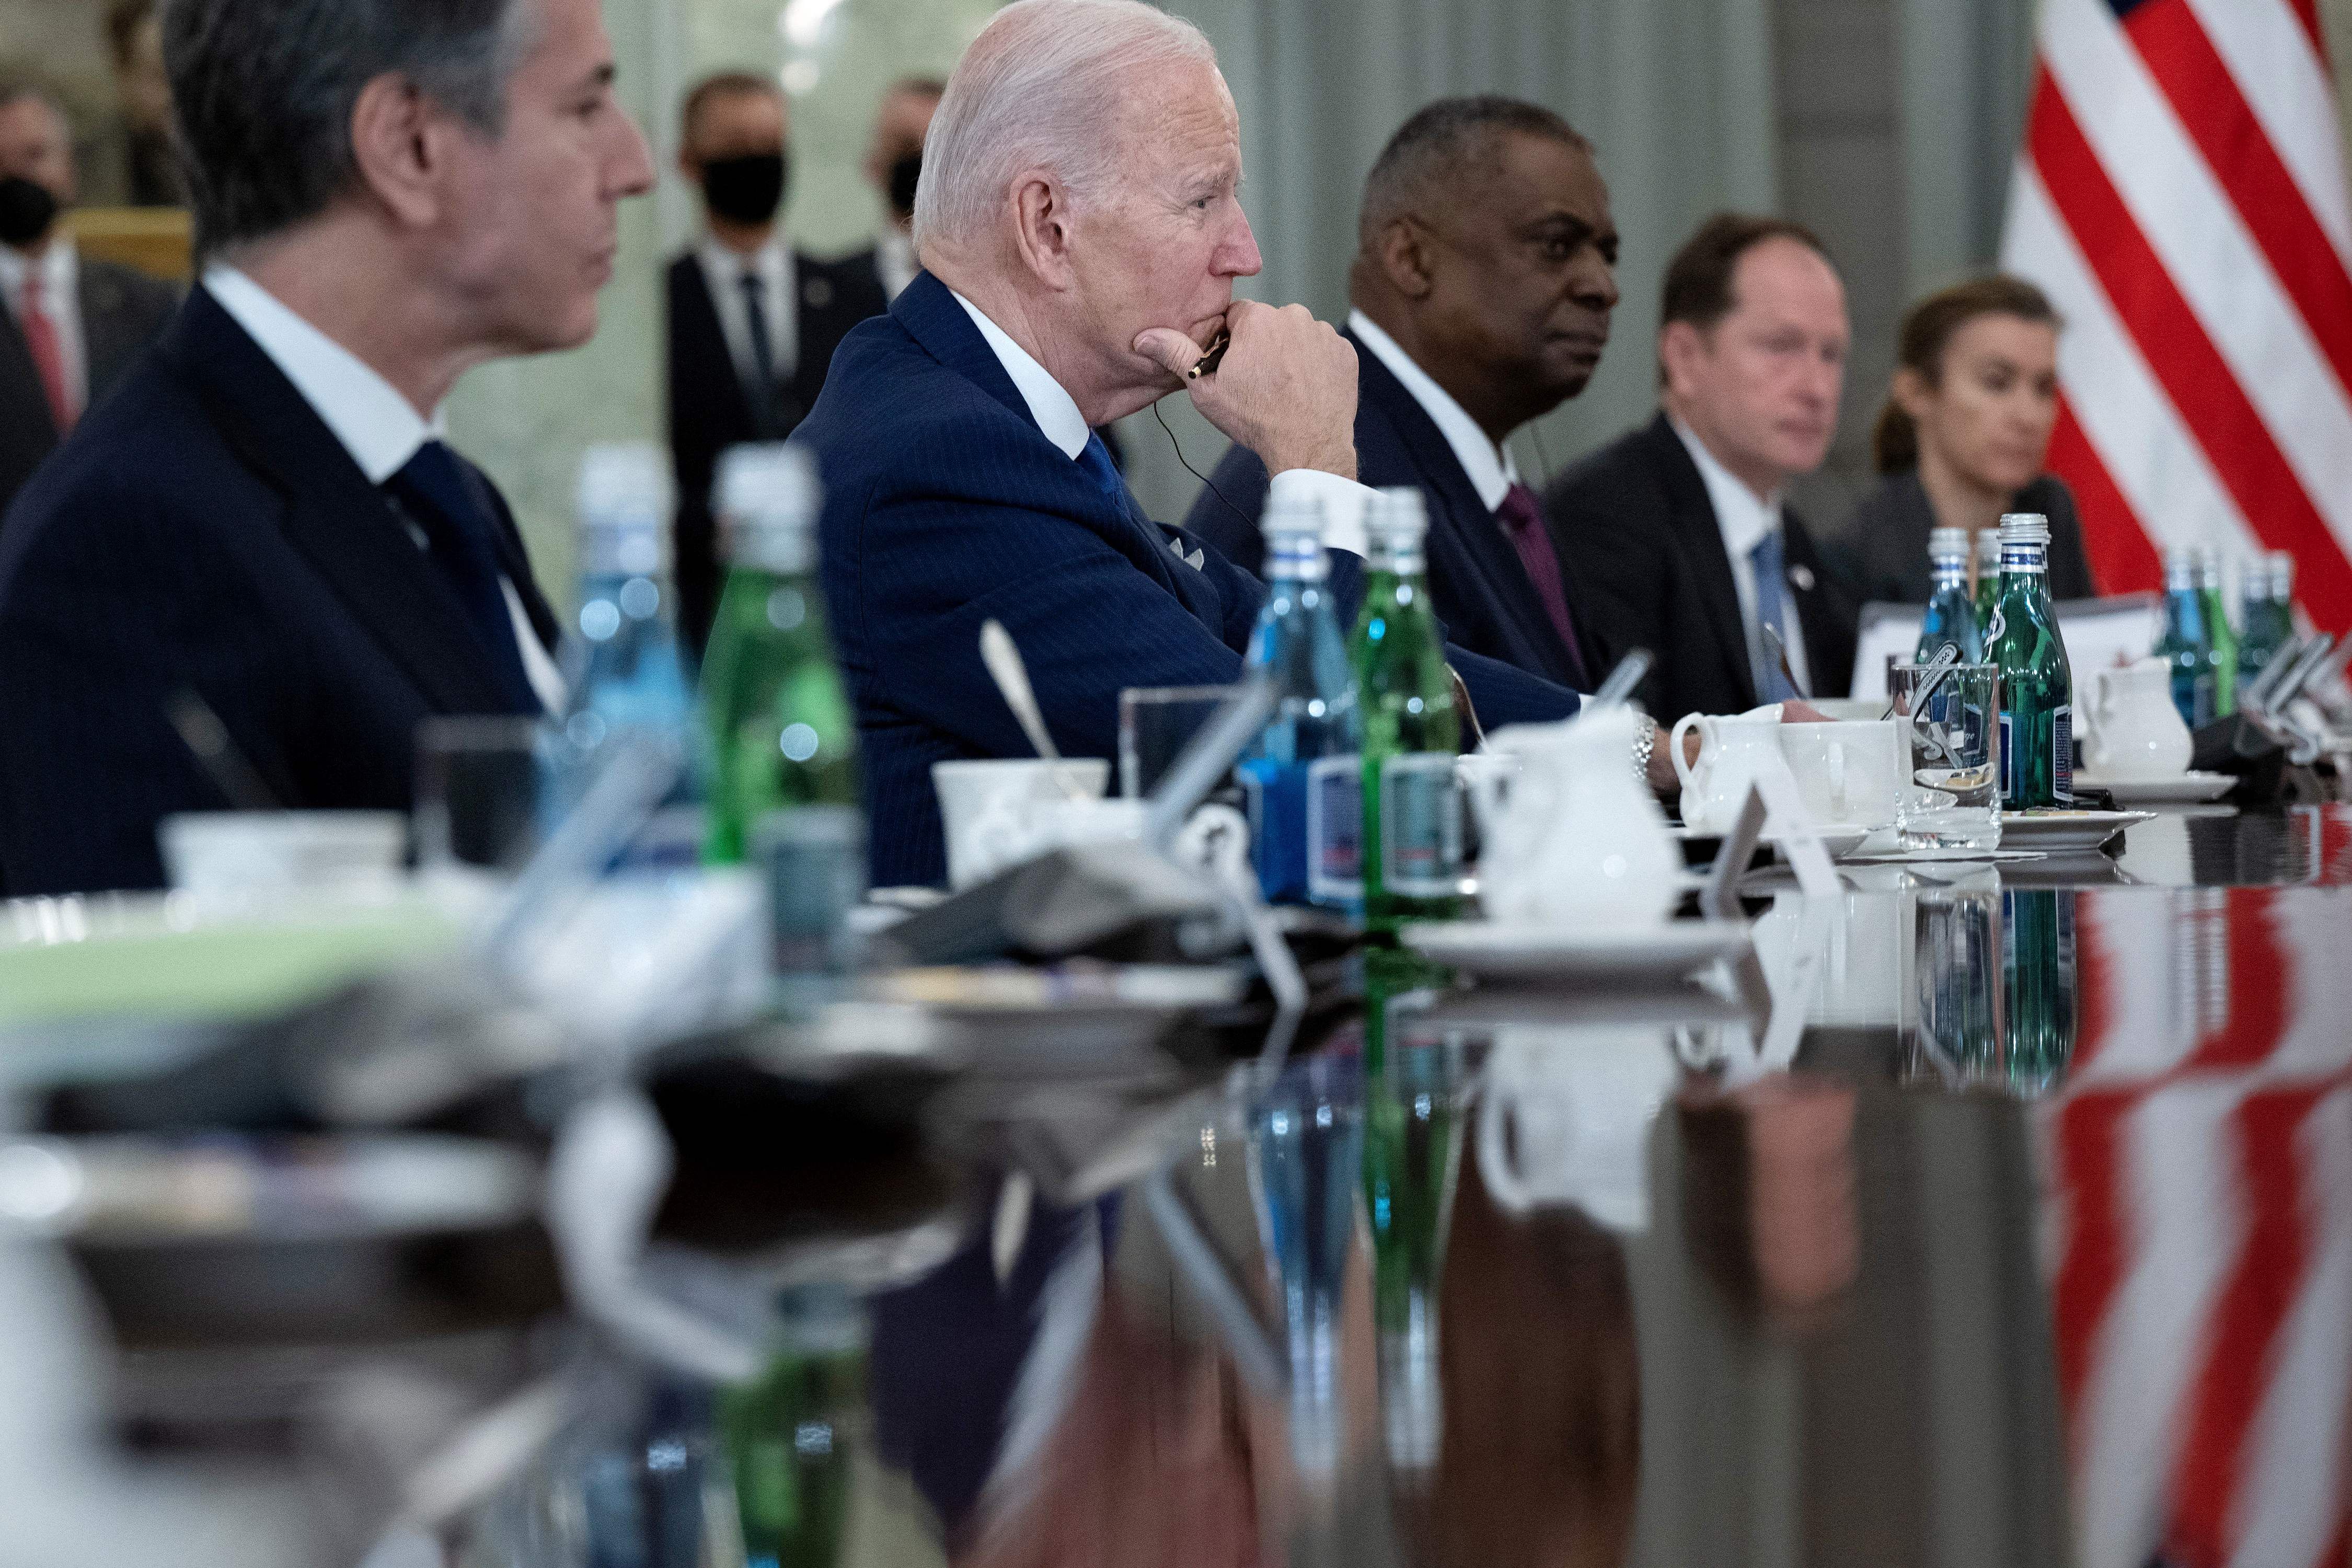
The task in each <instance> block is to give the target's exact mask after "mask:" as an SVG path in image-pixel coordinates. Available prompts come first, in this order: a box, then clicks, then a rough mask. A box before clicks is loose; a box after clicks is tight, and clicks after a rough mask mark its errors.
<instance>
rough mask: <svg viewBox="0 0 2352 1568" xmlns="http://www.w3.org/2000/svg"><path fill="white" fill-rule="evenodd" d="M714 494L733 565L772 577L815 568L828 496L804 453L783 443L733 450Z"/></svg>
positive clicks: (722, 460)
mask: <svg viewBox="0 0 2352 1568" xmlns="http://www.w3.org/2000/svg"><path fill="white" fill-rule="evenodd" d="M711 489H712V492H713V495H714V497H715V499H716V500H717V501H718V506H719V518H720V531H721V533H722V535H723V542H724V544H725V546H726V552H727V559H728V560H729V561H730V562H732V563H736V564H739V565H744V566H757V567H761V568H762V569H764V570H766V571H770V572H807V571H810V570H812V569H814V566H815V565H816V523H817V513H818V510H819V508H820V507H821V506H822V504H823V500H824V491H823V489H822V488H821V487H820V486H819V485H818V483H817V478H816V463H815V461H814V459H813V458H811V457H810V456H809V454H808V452H807V451H806V449H804V448H803V447H795V446H793V445H791V444H790V443H788V442H783V441H762V442H758V443H754V444H752V445H749V446H742V447H729V448H728V449H727V450H726V451H725V452H724V453H723V454H721V455H720V457H719V478H718V482H717V483H716V484H715V485H713V486H712V487H711Z"/></svg>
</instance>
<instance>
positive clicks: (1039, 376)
mask: <svg viewBox="0 0 2352 1568" xmlns="http://www.w3.org/2000/svg"><path fill="white" fill-rule="evenodd" d="M948 292H949V293H950V294H955V290H954V289H949V290H948ZM955 302H956V303H957V304H959V305H961V306H962V307H963V308H964V310H965V312H966V313H967V314H969V315H970V316H971V324H972V325H973V326H975V327H978V328H979V329H980V335H981V336H982V337H983V338H985V339H987V340H988V346H989V347H990V348H991V349H992V350H994V351H995V353H996V358H997V363H1000V364H1002V365H1003V366H1004V374H1007V375H1009V376H1011V377H1012V378H1013V387H1014V389H1015V390H1017V391H1018V392H1019V393H1020V394H1021V399H1022V401H1023V402H1024V403H1026V404H1028V405H1029V417H1030V418H1032V419H1034V420H1035V421H1036V422H1037V428H1038V429H1040V430H1043V431H1044V432H1045V439H1047V440H1048V441H1051V442H1052V443H1054V445H1055V446H1056V447H1060V448H1061V449H1062V452H1063V455H1064V456H1066V457H1067V458H1071V459H1072V460H1073V461H1075V460H1076V458H1077V455H1078V454H1079V453H1081V452H1083V451H1085V450H1086V449H1087V441H1088V440H1089V439H1090V438H1091V437H1093V435H1094V432H1093V431H1092V430H1089V429H1088V428H1087V416H1085V415H1083V414H1081V413H1079V412H1078V400H1077V399H1076V398H1075V397H1072V396H1071V395H1069V393H1068V391H1067V390H1066V389H1065V388H1064V387H1063V385H1062V384H1061V383H1060V382H1058V381H1055V379H1054V376H1053V373H1052V372H1050V371H1048V370H1047V369H1046V368H1045V366H1044V365H1042V364H1039V363H1037V362H1036V361H1035V360H1034V359H1033V358H1031V357H1030V354H1029V351H1028V350H1027V349H1024V348H1023V347H1022V346H1021V345H1020V344H1019V343H1016V342H1013V338H1012V335H1011V334H1010V333H1008V332H1007V331H1005V330H1004V329H1003V327H1000V326H998V325H997V324H996V323H995V322H994V321H990V320H989V319H988V318H987V316H985V315H984V314H982V311H981V309H980V307H979V306H977V305H975V304H973V303H972V302H971V300H967V299H965V298H964V297H963V296H962V295H961V294H956V295H955Z"/></svg>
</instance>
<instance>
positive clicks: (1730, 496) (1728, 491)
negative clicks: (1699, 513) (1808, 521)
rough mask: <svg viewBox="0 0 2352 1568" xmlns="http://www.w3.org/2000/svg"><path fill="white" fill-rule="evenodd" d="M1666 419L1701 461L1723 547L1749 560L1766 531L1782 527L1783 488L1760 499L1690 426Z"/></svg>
mask: <svg viewBox="0 0 2352 1568" xmlns="http://www.w3.org/2000/svg"><path fill="white" fill-rule="evenodd" d="M1667 423H1668V424H1670V425H1672V426H1674V427H1675V435H1677V436H1679V437H1682V442H1683V445H1684V447H1686V448H1688V450H1689V452H1690V455H1691V461H1692V462H1694V463H1696V464H1697V465H1698V477H1699V478H1700V479H1703V480H1705V481H1706V499H1707V500H1708V501H1709V502H1711V503H1712V504H1713V506H1714V508H1715V525H1716V527H1717V528H1719V529H1721V530H1722V531H1723V547H1724V549H1725V550H1726V551H1727V552H1730V555H1731V558H1732V559H1733V560H1734V561H1745V560H1747V559H1748V552H1749V551H1751V550H1753V549H1755V548H1756V547H1757V545H1759V544H1760V543H1762V542H1763V540H1764V536H1765V535H1766V534H1768V533H1777V532H1778V531H1780V491H1779V490H1774V491H1773V492H1772V493H1771V494H1770V495H1769V496H1768V497H1766V498H1765V499H1763V500H1757V499H1756V492H1755V491H1754V490H1751V489H1748V486H1747V485H1746V484H1745V483H1743V482H1742V481H1741V480H1740V479H1739V477H1738V475H1736V474H1734V473H1733V472H1732V471H1731V470H1730V469H1729V468H1725V467H1724V466H1723V464H1722V463H1721V462H1719V461H1717V458H1716V455H1715V454H1714V453H1713V452H1710V451H1708V450H1707V448H1706V442H1704V441H1702V440H1700V439H1699V438H1698V437H1697V436H1696V435H1695V434H1694V433H1693V432H1692V430H1691V427H1690V426H1687V425H1685V424H1684V423H1683V422H1682V421H1681V420H1679V419H1676V418H1675V417H1674V416H1671V415H1669V416H1667Z"/></svg>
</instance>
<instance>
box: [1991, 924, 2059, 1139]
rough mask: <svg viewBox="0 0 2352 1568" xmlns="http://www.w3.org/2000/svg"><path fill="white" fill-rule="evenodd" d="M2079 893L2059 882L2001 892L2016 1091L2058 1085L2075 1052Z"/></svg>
mask: <svg viewBox="0 0 2352 1568" xmlns="http://www.w3.org/2000/svg"><path fill="white" fill-rule="evenodd" d="M2074 899H2075V895H2074V893H2072V892H2065V891H2059V890H2056V889H2020V890H2017V891H2011V892H2004V893H2003V894H2001V935H2000V975H2001V994H2002V1000H2003V1002H2004V1003H2005V1004H2006V1006H2005V1007H2004V1008H2003V1012H2004V1014H2005V1015H2006V1016H2005V1019H2004V1022H2005V1023H2006V1025H2007V1030H2008V1032H2007V1037H2006V1038H2005V1039H2004V1040H2003V1042H2002V1045H2003V1050H2002V1053H2001V1055H2002V1059H2003V1063H2004V1065H2005V1067H2006V1068H2007V1077H2008V1084H2007V1088H2008V1089H2009V1090H2010V1091H2011V1093H2015V1094H2021V1095H2026V1096H2033V1095H2039V1094H2042V1093H2045V1092H2047V1091H2048V1090H2050V1089H2054V1088H2055V1087H2057V1085H2058V1082H2059V1080H2060V1079H2063V1078H2064V1077H2065V1075H2066V1064H2067V1063H2068V1062H2069V1061H2071V1060H2072V1059H2073V1058H2074V1008H2075V975H2074Z"/></svg>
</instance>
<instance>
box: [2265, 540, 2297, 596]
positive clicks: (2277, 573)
mask: <svg viewBox="0 0 2352 1568" xmlns="http://www.w3.org/2000/svg"><path fill="white" fill-rule="evenodd" d="M2270 568H2271V597H2272V598H2273V599H2276V600H2278V601H2279V602H2280V603H2281V604H2285V603H2288V602H2289V601H2291V600H2292V599H2293V598H2294V556H2293V555H2291V554H2289V553H2288V552H2286V551H2284V550H2273V551H2272V552H2271V555H2270Z"/></svg>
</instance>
